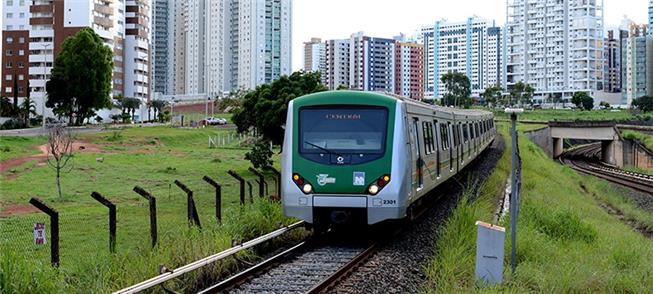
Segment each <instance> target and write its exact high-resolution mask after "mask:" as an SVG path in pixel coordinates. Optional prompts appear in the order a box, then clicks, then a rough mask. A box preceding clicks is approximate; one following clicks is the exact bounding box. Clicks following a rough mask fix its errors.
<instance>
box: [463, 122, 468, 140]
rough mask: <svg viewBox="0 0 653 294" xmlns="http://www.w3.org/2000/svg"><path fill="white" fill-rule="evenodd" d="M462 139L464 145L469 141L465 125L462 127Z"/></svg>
mask: <svg viewBox="0 0 653 294" xmlns="http://www.w3.org/2000/svg"><path fill="white" fill-rule="evenodd" d="M463 138H464V141H463V142H465V143H467V142H468V141H469V130H467V124H464V125H463Z"/></svg>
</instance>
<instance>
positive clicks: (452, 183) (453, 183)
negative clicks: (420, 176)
mask: <svg viewBox="0 0 653 294" xmlns="http://www.w3.org/2000/svg"><path fill="white" fill-rule="evenodd" d="M504 147H505V144H504V140H503V138H502V137H501V136H497V137H496V139H495V141H494V143H493V144H492V145H491V146H490V147H489V148H488V150H486V151H485V152H484V153H483V154H482V155H481V156H480V157H479V158H478V159H477V160H475V161H474V162H472V163H471V164H470V165H469V166H467V167H466V169H465V171H463V173H462V174H460V175H458V176H456V178H455V179H452V180H449V181H448V182H447V183H445V184H444V185H443V186H442V187H439V188H437V189H438V194H439V196H440V197H439V199H438V200H437V201H436V202H435V203H434V204H433V205H432V206H431V207H430V208H429V209H428V210H427V211H426V212H425V213H424V214H423V215H422V217H421V218H419V219H417V220H416V221H414V222H413V223H412V225H410V227H409V228H407V229H405V230H403V231H402V232H401V233H399V234H398V235H397V236H394V237H392V238H391V239H390V240H389V242H387V243H386V244H385V245H384V246H382V247H381V248H380V249H379V251H378V252H376V253H375V254H374V255H373V256H372V257H371V258H370V259H369V260H368V261H367V262H366V263H364V264H363V265H361V266H360V267H359V268H358V270H356V272H354V273H353V274H352V275H350V276H349V277H347V278H346V279H345V280H343V281H341V282H340V283H339V284H338V286H337V287H336V288H335V289H332V290H331V291H330V292H331V293H416V292H420V290H423V289H422V287H423V284H424V282H425V280H426V274H425V272H424V271H425V266H426V263H427V262H428V261H429V260H430V259H431V258H432V257H433V255H434V254H435V250H436V247H435V245H436V240H437V235H438V231H439V229H440V228H441V227H442V224H444V223H445V221H446V219H447V218H448V216H449V215H450V213H451V212H452V210H453V208H455V206H456V204H457V203H458V202H459V200H460V198H461V196H462V192H463V191H465V190H466V189H468V188H470V187H468V185H470V184H471V185H473V184H472V183H470V182H475V183H480V182H482V181H485V180H486V179H487V177H488V176H489V175H490V174H491V173H492V170H493V169H494V167H495V166H496V164H497V162H498V160H499V158H501V155H502V153H503V150H504ZM469 179H473V181H470V180H469ZM475 186H476V187H478V185H475ZM433 196H436V197H437V196H438V195H436V194H434V195H433Z"/></svg>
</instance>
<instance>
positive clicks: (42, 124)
mask: <svg viewBox="0 0 653 294" xmlns="http://www.w3.org/2000/svg"><path fill="white" fill-rule="evenodd" d="M50 45H52V44H50V43H45V44H41V46H43V95H41V118H42V121H41V129H42V130H43V133H45V95H46V91H45V83H46V81H47V76H46V75H47V74H46V68H47V64H48V61H47V57H48V55H47V52H46V51H47V48H48V47H49V46H50ZM53 56H54V54H53Z"/></svg>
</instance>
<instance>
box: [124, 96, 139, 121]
mask: <svg viewBox="0 0 653 294" xmlns="http://www.w3.org/2000/svg"><path fill="white" fill-rule="evenodd" d="M140 106H141V99H138V98H124V99H122V110H123V112H125V113H129V112H131V115H132V121H134V120H135V118H136V117H135V113H136V109H137V108H139V107H140Z"/></svg>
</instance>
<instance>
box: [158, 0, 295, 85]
mask: <svg viewBox="0 0 653 294" xmlns="http://www.w3.org/2000/svg"><path fill="white" fill-rule="evenodd" d="M173 2H174V5H169V7H174V9H173V10H174V11H170V12H169V15H174V18H173V19H171V20H170V21H169V24H170V28H169V35H170V36H174V38H173V40H172V41H170V42H169V47H168V48H169V50H170V51H172V52H169V53H168V56H169V60H170V61H171V64H172V66H169V70H170V72H172V76H171V77H170V80H169V81H168V84H169V85H172V87H171V88H172V89H173V91H171V92H170V93H169V94H204V95H207V96H210V97H214V96H217V95H220V94H222V93H224V92H228V91H231V90H234V89H253V88H255V87H256V86H258V85H261V84H265V83H270V82H272V81H274V80H276V79H278V78H279V77H281V76H282V75H289V74H290V72H291V64H290V63H291V55H290V50H291V30H290V28H291V16H292V15H291V12H292V11H291V9H292V7H291V4H292V1H291V0H251V1H246V0H188V1H173ZM155 75H157V74H155Z"/></svg>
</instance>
